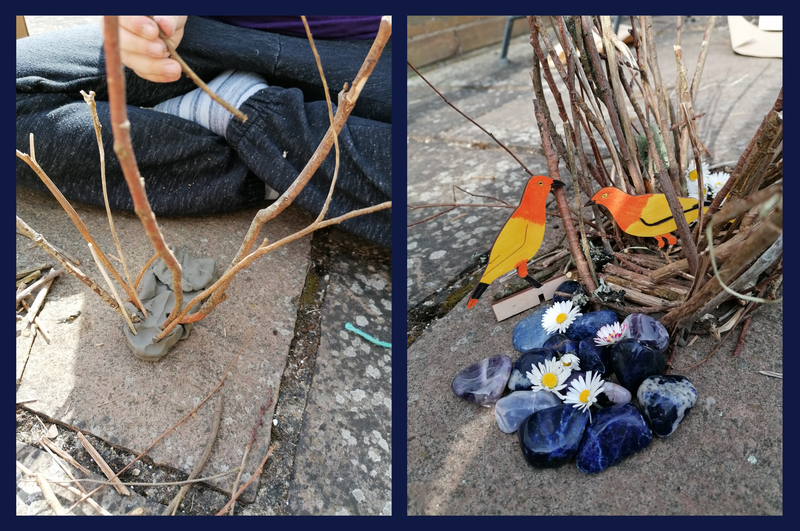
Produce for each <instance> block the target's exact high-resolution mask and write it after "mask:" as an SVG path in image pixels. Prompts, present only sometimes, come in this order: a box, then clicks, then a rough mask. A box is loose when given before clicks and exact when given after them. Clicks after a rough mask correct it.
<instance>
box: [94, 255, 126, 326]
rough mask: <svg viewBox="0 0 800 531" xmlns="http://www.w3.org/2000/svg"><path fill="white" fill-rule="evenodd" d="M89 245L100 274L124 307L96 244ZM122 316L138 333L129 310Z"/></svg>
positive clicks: (115, 298) (118, 302)
mask: <svg viewBox="0 0 800 531" xmlns="http://www.w3.org/2000/svg"><path fill="white" fill-rule="evenodd" d="M88 245H89V251H90V252H91V253H92V258H94V261H95V263H96V264H97V267H98V269H100V274H101V275H103V278H104V279H105V281H106V285H107V286H108V289H109V290H110V291H111V295H113V296H114V300H116V301H117V304H119V305H120V307H122V300H121V299H120V298H119V295H117V290H116V289H115V288H114V284H112V283H111V279H109V278H108V275H107V274H106V270H105V268H104V267H103V264H101V263H100V259H99V258H98V257H97V252H96V251H95V250H94V245H92V244H91V243H90V244H88ZM122 316H123V317H124V318H125V322H126V323H128V327H130V329H131V332H133V335H137V333H136V328H134V327H133V323H132V322H131V318H130V317H129V316H128V312H122Z"/></svg>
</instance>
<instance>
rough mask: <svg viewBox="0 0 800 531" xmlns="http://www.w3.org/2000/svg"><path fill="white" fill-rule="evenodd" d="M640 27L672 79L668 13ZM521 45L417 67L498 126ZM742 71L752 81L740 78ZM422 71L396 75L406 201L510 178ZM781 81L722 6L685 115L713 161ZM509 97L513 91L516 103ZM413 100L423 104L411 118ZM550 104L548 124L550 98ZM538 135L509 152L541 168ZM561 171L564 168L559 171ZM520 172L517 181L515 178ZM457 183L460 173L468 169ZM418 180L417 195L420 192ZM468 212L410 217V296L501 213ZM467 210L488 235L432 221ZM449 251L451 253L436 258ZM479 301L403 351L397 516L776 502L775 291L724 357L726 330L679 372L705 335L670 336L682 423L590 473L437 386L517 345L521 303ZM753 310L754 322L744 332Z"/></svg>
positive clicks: (437, 282) (727, 507) (729, 148)
mask: <svg viewBox="0 0 800 531" xmlns="http://www.w3.org/2000/svg"><path fill="white" fill-rule="evenodd" d="M705 21H706V18H705V17H695V18H694V19H693V20H689V19H684V23H683V36H682V45H683V48H684V56H685V57H686V58H687V63H688V65H689V70H690V75H691V73H692V72H693V70H694V64H695V62H696V58H697V55H698V52H699V49H700V43H701V41H702V32H703V29H704V27H705ZM654 27H655V31H656V41H657V46H658V54H659V57H660V61H659V64H660V66H661V70H662V75H663V77H664V80H665V82H666V84H667V88H668V90H674V86H675V81H674V80H675V79H676V72H675V64H674V59H673V52H672V45H673V44H674V42H675V18H674V17H657V18H656V19H655V23H654ZM531 54H532V49H531V46H530V44H529V42H528V39H527V37H524V38H518V39H515V40H514V41H512V43H511V47H510V49H509V58H510V59H511V65H508V66H505V67H503V66H501V65H499V63H498V58H499V49H497V50H495V49H494V48H487V49H485V50H483V51H481V52H480V53H475V54H472V55H469V56H467V57H465V58H462V59H459V60H453V61H448V62H444V63H442V64H439V65H435V66H432V67H428V68H427V69H426V70H425V71H423V74H425V75H426V77H428V78H429V79H430V80H431V81H432V82H433V83H434V84H436V85H437V87H439V88H440V89H441V88H442V87H444V89H443V92H444V93H445V94H446V95H448V93H447V88H450V89H452V91H453V93H454V94H457V97H458V98H459V99H460V100H461V101H465V102H468V104H469V106H470V107H471V108H472V109H475V110H477V111H478V112H477V113H476V114H475V115H472V116H473V118H475V119H476V120H477V121H478V122H480V123H481V125H483V126H484V127H485V128H486V129H488V130H489V131H492V132H494V131H496V130H504V128H505V126H506V124H507V123H511V116H510V115H511V114H516V115H517V116H516V117H517V118H518V117H519V116H521V115H522V112H523V111H524V109H525V108H526V105H530V100H531V98H532V90H530V89H529V91H528V92H527V94H524V91H520V92H519V93H517V92H514V91H512V90H506V88H507V87H508V86H510V85H511V84H513V83H512V82H510V81H509V80H518V79H522V78H521V77H520V76H521V74H519V75H515V74H509V73H504V69H505V68H509V69H510V68H517V69H519V71H520V72H522V73H523V74H524V75H526V76H527V75H528V74H527V72H529V71H530V62H531ZM754 77H758V79H759V80H761V79H763V80H764V82H763V83H751V82H750V81H751V80H752V79H753V78H754ZM495 82H497V83H498V84H501V85H502V84H504V83H505V86H503V87H502V89H497V91H496V92H499V93H502V94H503V97H502V98H501V99H500V100H496V96H495V94H494V93H493V92H492V90H493V88H494V83H495ZM420 83H421V81H419V80H416V79H413V78H412V77H410V78H409V82H408V88H409V94H410V96H409V102H410V106H409V118H408V122H409V132H408V151H409V155H408V168H409V182H408V190H409V204H416V203H418V202H421V201H423V200H424V201H425V202H430V203H432V202H434V198H436V200H439V199H438V198H440V197H444V194H445V189H446V190H447V191H448V192H449V190H450V189H451V187H452V184H459V185H461V184H460V183H459V182H458V176H465V177H469V176H471V175H479V174H478V173H477V172H475V173H470V172H472V171H473V167H478V168H480V171H481V172H482V173H483V174H484V175H486V174H490V173H493V174H494V175H495V177H496V181H498V182H504V183H505V184H506V186H507V187H508V188H509V190H508V195H509V196H511V195H512V193H511V184H508V183H510V182H514V178H513V177H512V175H514V174H517V173H520V172H519V171H518V170H517V169H516V168H514V167H513V166H512V165H509V166H507V167H506V168H503V170H502V171H495V172H492V171H491V170H490V168H491V167H492V166H491V164H492V160H491V159H492V158H493V157H494V158H495V159H496V161H497V162H496V163H499V161H500V160H501V159H507V160H509V161H511V162H512V163H513V160H512V159H511V158H510V157H508V155H507V154H505V153H504V152H502V151H500V150H499V149H495V148H493V147H487V144H484V143H478V138H479V136H476V135H475V134H474V133H475V131H477V129H476V128H475V127H474V126H472V125H471V124H466V123H464V124H461V125H459V124H457V123H456V121H455V119H453V118H452V117H449V116H448V115H447V114H444V113H449V114H455V112H454V111H452V109H450V108H449V107H447V106H446V104H444V102H441V107H442V109H443V110H442V111H441V112H442V113H443V114H441V115H439V114H437V110H436V109H435V106H436V104H435V100H436V99H440V98H439V97H438V96H437V95H436V94H434V93H433V92H432V91H431V92H430V93H431V95H432V96H431V97H432V98H433V99H429V100H428V99H426V98H425V96H424V93H423V91H424V90H426V89H427V90H430V89H429V88H427V87H426V86H424V85H420ZM781 86H782V61H781V60H779V59H755V58H747V57H741V56H737V55H735V54H734V53H733V51H732V50H731V49H730V35H729V34H728V31H727V21H726V19H725V18H724V17H722V18H720V19H719V20H718V23H717V26H716V28H715V30H714V34H713V36H712V40H711V47H710V50H709V56H708V62H707V63H706V67H705V70H704V73H703V81H702V83H701V90H700V93H699V95H698V98H697V101H696V103H695V111H696V112H704V111H705V112H707V114H706V116H705V117H704V118H702V119H700V121H699V122H700V136H701V140H702V141H703V142H704V143H705V145H706V146H707V147H708V149H709V151H710V152H711V153H712V159H711V161H712V162H722V161H726V160H735V159H738V156H739V155H740V154H741V151H742V150H743V149H744V147H745V146H746V145H747V143H748V142H749V141H750V139H751V138H752V135H753V133H754V132H755V130H756V129H757V127H758V125H759V124H760V122H761V120H762V119H763V117H764V115H765V114H766V112H767V111H768V110H769V109H770V108H771V106H772V105H773V103H774V101H775V98H776V97H777V95H778V92H779V91H780V89H781ZM475 87H479V88H480V93H482V94H483V96H484V99H485V101H486V102H487V103H485V104H483V105H482V104H481V103H480V102H479V100H480V97H479V92H478V90H477V89H475ZM704 87H705V88H704ZM546 92H547V89H546ZM411 94H413V96H414V97H413V98H412V97H411ZM512 95H513V96H518V98H519V99H520V103H519V104H517V103H515V102H514V99H515V98H513V97H512ZM448 96H449V95H448ZM495 101H497V104H496V105H495V104H494V102H495ZM418 110H421V111H424V114H423V115H421V116H420V113H419V112H418ZM551 114H552V116H553V117H554V120H555V121H556V122H557V124H558V121H557V120H558V118H557V113H556V112H555V106H554V105H551ZM530 115H531V118H530V124H529V129H530V130H533V131H536V123H535V120H534V119H533V117H532V112H531V113H530ZM439 116H441V119H439ZM445 116H448V117H447V118H445ZM456 116H457V115H456ZM522 122H524V120H522ZM439 123H440V124H441V128H440V129H439V130H438V131H437V130H436V127H435V126H436V125H437V124H439ZM557 126H558V125H557ZM473 130H474V131H473ZM417 131H419V133H418V134H417ZM478 133H479V132H478ZM487 140H488V142H489V144H488V145H491V140H490V139H488V138H486V139H484V141H487ZM501 140H502V138H501ZM454 146H456V147H457V148H458V150H459V151H458V155H459V156H458V158H457V159H453V158H452V157H450V158H448V157H446V156H442V155H443V154H449V153H450V152H452V151H455V147H454ZM446 148H449V149H450V150H451V151H445V149H446ZM538 149H539V146H537V145H534V146H529V147H528V148H527V150H524V151H523V152H524V156H525V157H527V158H523V160H524V161H525V162H526V164H528V160H529V159H530V160H532V163H531V167H532V169H533V167H536V166H538V167H540V168H542V169H543V170H544V172H545V173H546V165H545V162H544V158H543V157H541V156H540V155H536V153H537V151H536V150H538ZM443 159H444V160H443ZM450 160H452V161H453V162H450ZM473 161H478V162H477V163H473ZM470 164H473V165H470ZM513 164H516V163H513ZM426 172H427V173H426ZM562 178H565V179H567V180H569V177H568V176H567V174H566V173H563V174H562ZM518 180H519V181H523V179H522V178H521V177H520V178H518ZM464 182H466V183H468V184H469V183H470V181H469V180H468V179H464ZM492 186H493V187H494V190H493V191H494V192H495V194H494V195H498V196H500V197H502V198H503V199H509V198H508V197H506V196H503V195H502V193H503V188H502V185H501V184H499V183H498V184H493V185H492ZM464 187H467V186H464ZM426 192H428V193H429V195H430V196H431V197H430V198H428V197H424V196H423V194H424V193H426ZM513 195H517V197H514V198H513V200H515V201H516V200H518V199H519V197H518V192H517V191H515V192H514V194H513ZM568 196H569V197H571V196H572V194H571V192H568ZM450 197H452V196H450ZM449 200H450V199H449V198H448V201H449ZM462 210H467V209H462ZM473 210H479V209H469V211H467V212H460V211H459V210H456V211H453V212H451V213H449V214H447V215H445V216H442V217H441V218H439V219H437V220H435V222H428V223H424V224H420V225H416V226H414V227H411V228H409V229H408V236H407V238H408V239H407V242H408V263H407V268H408V271H409V279H410V284H409V287H408V290H409V294H408V302H409V305H410V306H411V305H413V304H417V303H419V301H422V300H425V299H426V298H427V297H428V296H429V295H431V294H432V293H435V292H436V291H437V290H439V289H444V288H445V286H448V285H452V283H453V281H454V278H455V276H454V272H456V273H455V275H457V274H458V271H462V270H463V269H464V268H465V267H466V266H467V265H468V264H467V263H466V262H467V261H469V257H470V256H472V257H474V256H478V255H479V254H480V253H482V252H484V251H488V249H489V247H490V245H491V242H492V241H493V238H494V235H495V234H496V232H497V230H499V228H500V225H501V224H502V222H503V221H504V220H505V218H506V217H507V215H508V214H507V213H505V214H504V215H503V213H492V214H485V213H483V214H480V215H479V214H475V213H473ZM486 210H488V209H486ZM430 213H433V211H431V212H430ZM430 213H427V215H430ZM469 216H480V218H479V220H476V221H474V222H473V223H475V226H480V224H485V225H486V226H490V224H491V223H496V224H497V225H496V228H495V229H494V230H493V231H490V230H487V231H486V232H488V233H490V234H491V235H490V236H488V237H487V239H486V241H484V240H481V239H480V238H481V237H482V236H480V237H471V239H473V240H475V241H474V242H472V244H471V245H472V246H473V247H472V249H471V253H472V254H470V251H469V250H467V249H463V248H458V247H456V246H455V244H456V243H457V244H458V245H460V246H462V247H469V246H468V245H466V243H467V242H468V241H469V240H470V238H461V239H459V238H458V237H454V236H455V235H456V233H457V231H456V230H452V229H451V230H445V229H444V226H445V224H446V223H447V220H451V221H462V220H465V219H466V218H467V217H469ZM491 216H496V217H497V218H498V219H497V220H493V219H492V217H491ZM424 217H425V216H424V215H421V214H420V213H419V211H413V210H409V223H412V222H413V221H415V220H419V219H422V218H424ZM434 223H435V224H434ZM554 225H555V224H554V223H552V222H550V221H549V222H548V227H547V233H546V234H547V235H546V240H545V243H544V246H547V245H548V244H547V241H548V240H547V238H553V234H554V230H555V227H554ZM459 230H463V228H461V229H459ZM435 251H447V252H446V253H441V252H440V253H439V255H440V257H439V260H441V261H440V262H438V263H437V265H436V266H434V265H432V264H431V262H432V260H431V259H430V256H431V254H432V253H433V252H435ZM458 253H461V254H458ZM449 255H453V256H457V257H458V258H459V259H458V260H454V261H453V263H445V262H444V260H447V259H450V257H449ZM458 263H461V264H462V267H461V268H460V269H459V268H458V267H456V266H455V264H458ZM438 264H441V266H439V265H438ZM493 289H494V287H493ZM490 297H491V293H487V295H486V296H485V298H487V299H488V300H490ZM488 300H487V301H484V300H481V301H480V302H479V304H478V305H477V306H476V307H475V308H473V309H472V310H467V309H466V300H462V301H461V302H459V303H458V304H457V305H456V306H455V308H454V309H453V310H452V311H450V312H449V313H447V314H446V315H445V316H444V317H442V318H440V319H439V320H436V321H433V322H431V323H430V324H429V325H428V327H427V329H426V330H425V331H424V332H423V333H422V335H421V336H420V337H419V338H418V339H417V340H416V342H414V343H413V344H412V345H411V346H410V347H409V349H408V374H407V379H408V405H407V406H408V424H407V426H408V434H407V437H408V450H407V456H408V490H407V503H408V505H407V510H408V513H409V514H414V515H417V514H546V515H568V514H613V515H622V514H658V515H660V514H782V513H783V497H782V488H783V458H782V444H783V443H782V426H783V423H782V415H783V404H782V398H781V393H782V381H781V380H779V379H774V378H769V377H767V376H764V375H761V374H759V373H758V371H760V370H771V371H777V372H781V371H782V352H783V351H782V336H783V330H782V326H781V323H782V315H783V309H782V305H781V304H778V305H773V306H767V307H764V308H762V309H759V311H758V312H757V313H756V314H755V316H754V318H753V321H752V323H751V325H750V331H749V333H748V336H747V340H746V343H745V348H744V350H743V352H742V354H741V355H740V356H739V357H738V358H732V357H731V355H730V353H731V352H732V350H733V346H734V341H735V339H733V338H732V339H729V341H728V344H727V345H726V346H723V347H722V348H721V349H720V351H719V352H718V353H717V354H716V355H715V356H714V357H713V358H712V359H711V360H709V361H708V362H706V363H705V364H703V365H700V366H699V367H697V368H694V369H691V370H687V371H686V372H681V368H686V367H689V366H691V365H692V364H694V363H697V362H699V361H701V360H702V359H703V358H705V357H706V356H707V354H708V353H709V352H710V351H711V350H712V349H713V348H714V346H716V343H715V342H714V341H713V340H712V339H711V338H710V337H709V336H702V337H700V339H698V340H697V341H696V342H695V343H694V344H693V345H692V346H691V347H685V348H679V349H678V352H677V354H676V359H675V362H674V366H675V369H674V370H673V373H674V374H684V375H685V376H687V377H689V378H690V380H691V381H692V382H693V383H694V384H695V386H696V387H697V389H698V392H699V393H700V398H699V399H698V403H697V405H696V406H695V408H694V410H693V411H692V412H691V413H690V415H689V416H688V417H687V419H686V420H685V421H684V424H683V425H682V426H681V427H680V428H679V430H678V431H677V432H676V433H675V434H673V435H672V436H671V437H669V438H667V439H657V440H655V441H653V443H652V444H651V445H650V447H648V448H647V449H645V450H644V451H642V452H640V453H639V454H636V455H634V456H632V457H630V458H628V459H626V460H625V461H623V462H621V463H619V464H618V465H615V466H614V467H612V468H610V469H608V470H606V471H604V472H602V473H600V474H598V475H593V476H586V475H584V474H583V473H581V472H580V471H578V470H577V468H576V467H575V466H574V464H570V465H567V466H565V467H561V468H559V469H555V470H537V469H533V468H532V467H531V466H529V465H528V464H527V462H526V461H525V460H524V458H523V457H522V455H521V451H520V449H519V443H518V441H517V437H516V434H511V435H509V434H504V433H503V432H501V431H500V430H499V429H498V428H497V426H496V422H495V418H494V414H493V411H492V409H491V408H482V407H480V406H475V405H472V404H470V403H468V402H466V401H463V400H461V399H459V398H457V397H455V396H454V395H453V394H452V392H451V391H450V389H449V386H450V383H451V381H452V379H453V377H454V376H455V375H456V374H457V373H458V372H459V371H460V370H461V369H463V368H465V367H466V366H468V365H470V364H472V363H475V362H476V361H478V360H480V359H482V358H485V357H488V356H491V355H495V354H503V353H505V354H508V355H510V356H511V357H512V359H515V358H516V357H517V355H518V354H517V353H516V352H515V351H514V349H513V346H512V344H511V332H512V330H513V326H514V325H515V324H516V323H517V322H519V320H520V319H523V318H524V317H525V316H526V315H529V313H530V311H529V312H525V313H523V314H521V315H518V316H515V317H512V318H510V319H508V320H506V321H503V322H502V323H498V322H497V320H496V319H495V317H494V314H493V313H492V310H491V307H490V304H489V302H488ZM756 323H758V328H757V329H758V330H759V332H754V329H753V327H754V326H756ZM734 335H735V334H734ZM644 486H646V487H644ZM576 496H579V497H580V500H578V498H576ZM565 500H568V501H567V502H566V503H565Z"/></svg>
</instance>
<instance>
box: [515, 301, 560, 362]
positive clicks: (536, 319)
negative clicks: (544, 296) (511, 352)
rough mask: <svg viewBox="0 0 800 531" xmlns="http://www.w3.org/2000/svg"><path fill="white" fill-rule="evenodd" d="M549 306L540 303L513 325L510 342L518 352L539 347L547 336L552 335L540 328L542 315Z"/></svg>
mask: <svg viewBox="0 0 800 531" xmlns="http://www.w3.org/2000/svg"><path fill="white" fill-rule="evenodd" d="M551 307H552V306H551V305H549V304H542V305H541V306H540V307H539V308H537V309H536V310H535V311H534V312H533V313H532V314H530V315H529V316H528V317H526V318H525V319H523V320H522V321H520V322H518V323H517V324H516V326H514V332H513V334H512V335H511V342H512V344H513V345H514V348H515V349H517V350H518V351H520V352H526V351H528V350H530V349H532V348H541V347H542V346H543V345H544V342H545V341H546V340H547V338H548V337H550V336H552V335H553V334H548V333H547V330H545V329H544V328H542V316H544V314H545V312H546V311H547V310H549V309H550V308H551Z"/></svg>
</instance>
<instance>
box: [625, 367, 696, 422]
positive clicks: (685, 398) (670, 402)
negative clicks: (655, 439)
mask: <svg viewBox="0 0 800 531" xmlns="http://www.w3.org/2000/svg"><path fill="white" fill-rule="evenodd" d="M636 398H637V400H639V404H640V405H641V406H642V410H643V411H642V412H643V414H644V418H645V419H647V422H648V423H649V424H650V427H651V428H652V429H653V433H655V434H656V435H658V436H659V437H668V436H670V435H672V434H673V433H674V432H675V430H676V429H678V425H679V424H680V423H681V421H682V420H683V418H684V417H685V416H686V414H687V413H688V412H689V411H690V410H691V409H692V406H694V403H695V402H696V401H697V389H695V387H694V385H692V382H690V381H689V379H688V378H686V377H685V376H678V375H676V374H670V375H668V376H650V377H649V378H645V380H644V381H643V382H642V384H641V385H640V386H639V390H638V391H637V392H636Z"/></svg>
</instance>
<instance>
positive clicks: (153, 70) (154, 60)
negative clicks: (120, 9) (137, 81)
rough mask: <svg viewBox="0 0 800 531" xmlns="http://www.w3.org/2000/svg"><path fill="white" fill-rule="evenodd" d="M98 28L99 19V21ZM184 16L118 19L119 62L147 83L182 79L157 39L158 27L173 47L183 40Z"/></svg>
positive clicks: (175, 62)
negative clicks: (120, 60) (120, 57)
mask: <svg viewBox="0 0 800 531" xmlns="http://www.w3.org/2000/svg"><path fill="white" fill-rule="evenodd" d="M100 20H101V22H100V24H101V27H102V24H103V23H102V20H103V19H100ZM156 23H158V25H156ZM185 25H186V17H185V16H177V17H164V16H156V17H155V20H154V19H151V18H149V17H144V16H140V17H119V40H120V51H121V54H122V63H123V64H124V65H125V66H127V67H128V68H130V69H131V70H133V71H134V72H136V74H137V75H138V76H139V77H141V78H144V79H147V80H148V81H154V82H156V83H168V82H171V81H177V80H178V79H180V77H181V65H180V64H178V62H177V61H176V60H175V59H170V57H169V52H168V51H167V47H166V46H165V45H164V42H163V41H162V40H161V39H160V38H159V36H158V30H159V27H160V28H161V31H163V32H164V34H165V35H166V36H167V37H168V38H169V41H170V43H171V44H172V45H173V46H174V47H176V48H177V47H178V44H179V43H180V42H181V38H183V27H184V26H185Z"/></svg>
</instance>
